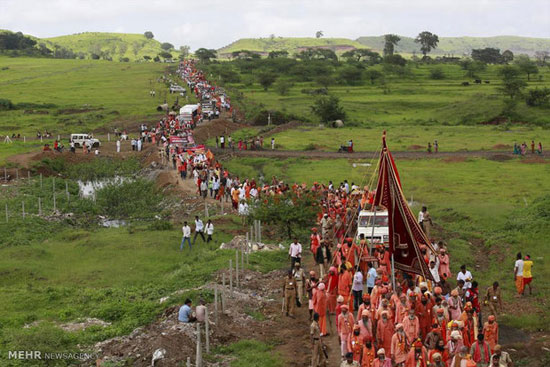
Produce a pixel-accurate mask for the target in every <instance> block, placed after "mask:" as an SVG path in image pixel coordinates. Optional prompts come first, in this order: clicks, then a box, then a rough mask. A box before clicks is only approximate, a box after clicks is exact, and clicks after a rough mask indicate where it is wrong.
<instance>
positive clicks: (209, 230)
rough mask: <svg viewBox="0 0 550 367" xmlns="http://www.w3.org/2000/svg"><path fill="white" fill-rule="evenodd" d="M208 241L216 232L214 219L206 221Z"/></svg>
mask: <svg viewBox="0 0 550 367" xmlns="http://www.w3.org/2000/svg"><path fill="white" fill-rule="evenodd" d="M205 229H206V243H208V242H210V241H212V235H213V234H214V224H212V221H211V220H210V219H208V222H206V228H205Z"/></svg>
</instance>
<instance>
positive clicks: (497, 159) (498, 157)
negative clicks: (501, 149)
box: [487, 154, 512, 162]
mask: <svg viewBox="0 0 550 367" xmlns="http://www.w3.org/2000/svg"><path fill="white" fill-rule="evenodd" d="M487 159H489V160H491V161H495V162H505V161H509V160H511V159H512V157H510V156H509V155H505V154H493V155H490V156H489V157H487Z"/></svg>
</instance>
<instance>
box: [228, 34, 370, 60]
mask: <svg viewBox="0 0 550 367" xmlns="http://www.w3.org/2000/svg"><path fill="white" fill-rule="evenodd" d="M308 47H315V48H328V49H331V50H333V51H335V52H337V53H342V52H345V51H348V50H352V49H355V48H366V46H364V45H362V44H361V43H359V42H357V41H353V40H350V39H347V38H313V37H302V38H300V37H275V38H241V39H239V40H237V41H235V42H233V43H231V44H229V45H227V46H225V47H222V48H220V49H219V50H218V57H222V58H223V57H229V56H231V53H232V52H234V51H241V50H249V51H255V52H258V53H260V54H261V55H263V56H267V54H268V53H269V52H270V51H282V50H285V51H288V53H289V54H294V53H297V52H300V51H301V50H303V49H306V48H308Z"/></svg>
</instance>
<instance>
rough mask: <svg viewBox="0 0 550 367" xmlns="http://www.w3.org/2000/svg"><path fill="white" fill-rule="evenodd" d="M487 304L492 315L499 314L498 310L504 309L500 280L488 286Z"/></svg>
mask: <svg viewBox="0 0 550 367" xmlns="http://www.w3.org/2000/svg"><path fill="white" fill-rule="evenodd" d="M485 304H486V305H487V306H489V310H490V312H489V314H490V315H494V316H497V315H498V312H497V310H499V309H500V310H502V298H501V297H500V287H499V284H498V282H494V283H493V286H492V287H489V288H487V294H486V295H485Z"/></svg>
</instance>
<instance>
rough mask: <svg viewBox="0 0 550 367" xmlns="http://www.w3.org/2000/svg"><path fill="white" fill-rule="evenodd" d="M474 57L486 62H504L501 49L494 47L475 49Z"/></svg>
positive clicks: (473, 51)
mask: <svg viewBox="0 0 550 367" xmlns="http://www.w3.org/2000/svg"><path fill="white" fill-rule="evenodd" d="M472 59H474V60H476V61H481V62H484V63H486V64H502V62H503V59H502V55H501V54H500V50H499V49H498V48H492V47H486V48H478V49H473V50H472Z"/></svg>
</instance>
